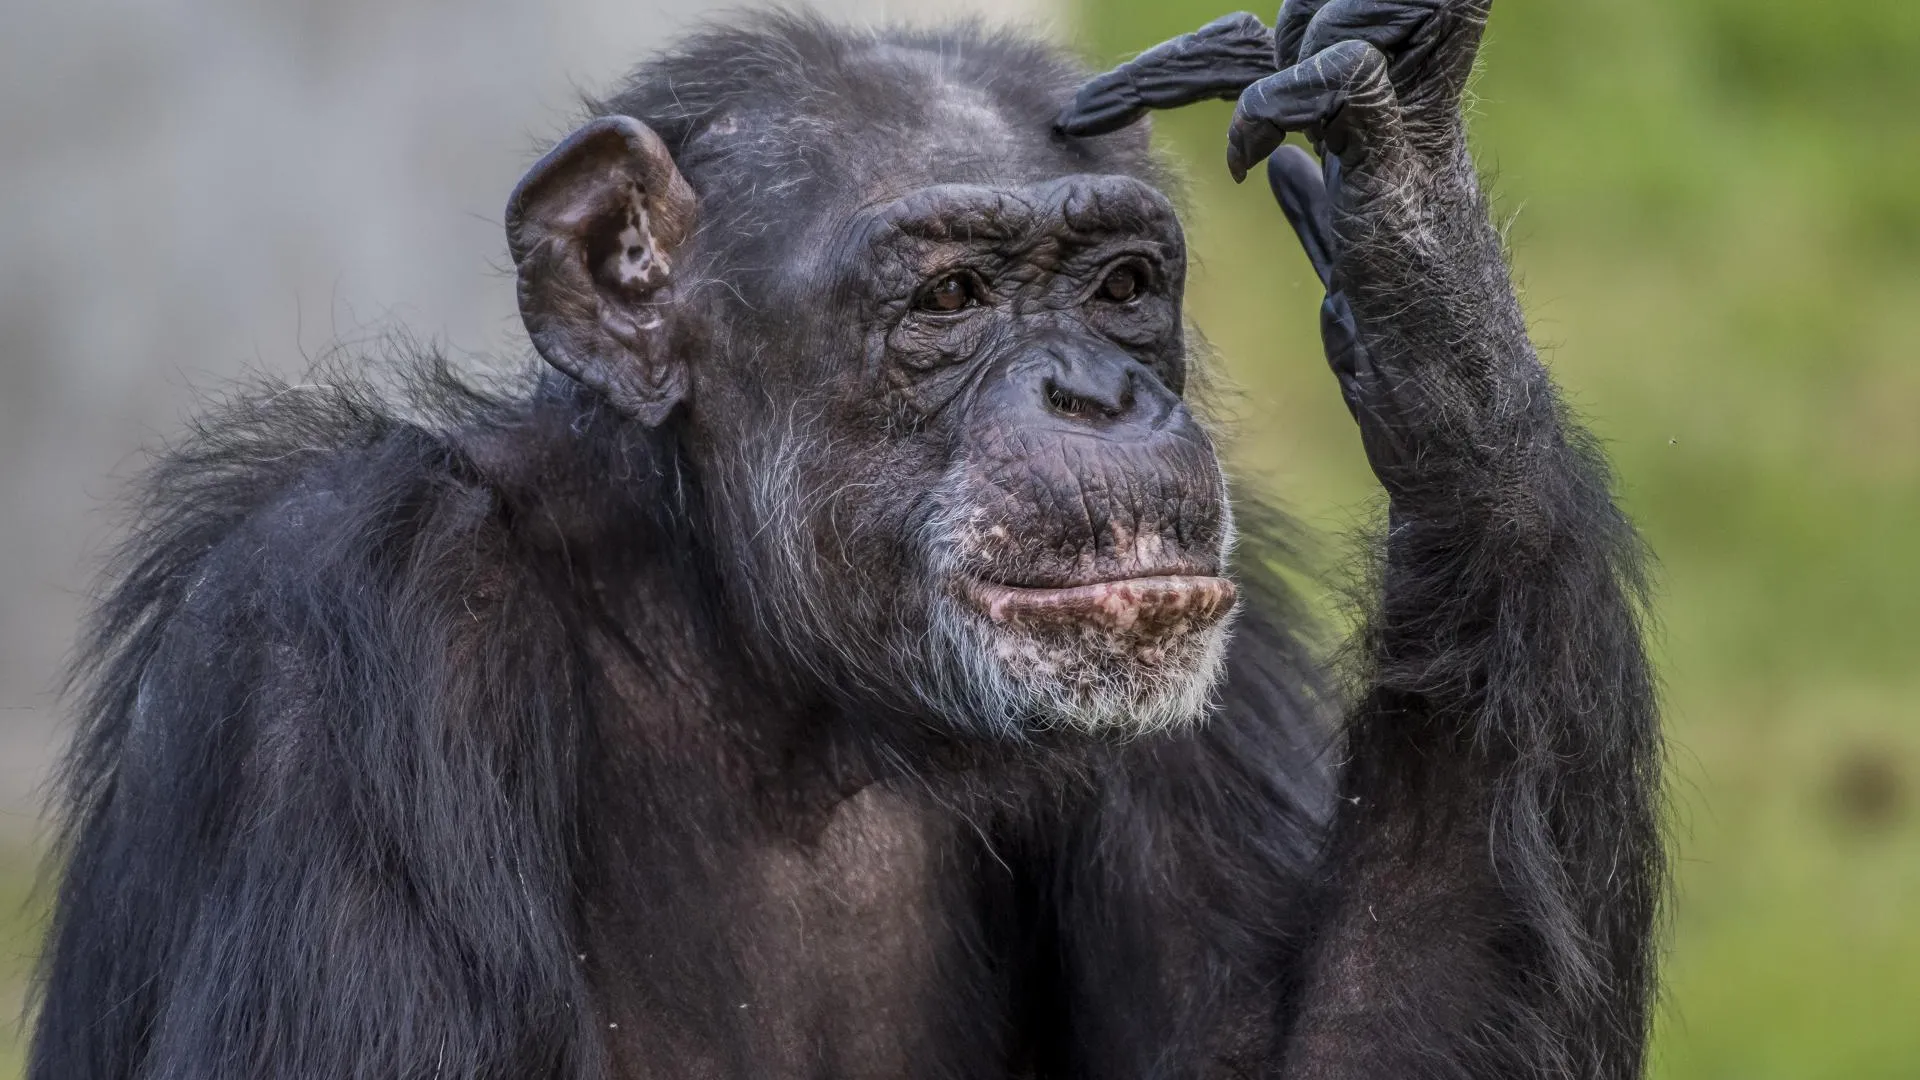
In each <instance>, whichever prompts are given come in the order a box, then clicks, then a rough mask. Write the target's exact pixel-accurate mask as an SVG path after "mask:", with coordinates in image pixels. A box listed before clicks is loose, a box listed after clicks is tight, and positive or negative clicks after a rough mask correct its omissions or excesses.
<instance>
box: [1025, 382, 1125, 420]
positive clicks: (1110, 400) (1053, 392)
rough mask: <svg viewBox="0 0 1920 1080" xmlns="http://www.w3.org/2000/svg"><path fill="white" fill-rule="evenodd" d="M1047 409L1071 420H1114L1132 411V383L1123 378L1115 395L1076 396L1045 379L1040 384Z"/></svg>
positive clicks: (1056, 383) (1070, 390)
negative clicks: (1044, 395) (1042, 383)
mask: <svg viewBox="0 0 1920 1080" xmlns="http://www.w3.org/2000/svg"><path fill="white" fill-rule="evenodd" d="M1044 390H1045V392H1046V398H1047V408H1049V409H1052V410H1053V411H1054V412H1055V413H1057V414H1059V415H1061V416H1064V417H1067V418H1069V419H1073V420H1118V419H1120V418H1121V417H1123V416H1126V415H1128V414H1129V413H1131V412H1133V404H1134V402H1133V380H1132V379H1131V378H1128V379H1126V380H1125V381H1124V382H1123V383H1122V385H1121V386H1120V388H1119V392H1118V393H1117V394H1101V395H1097V396H1096V395H1089V394H1086V393H1076V392H1075V391H1074V390H1072V389H1070V388H1068V387H1066V386H1063V385H1062V384H1061V383H1060V381H1059V380H1057V379H1053V378H1048V379H1047V380H1046V382H1045V384H1044Z"/></svg>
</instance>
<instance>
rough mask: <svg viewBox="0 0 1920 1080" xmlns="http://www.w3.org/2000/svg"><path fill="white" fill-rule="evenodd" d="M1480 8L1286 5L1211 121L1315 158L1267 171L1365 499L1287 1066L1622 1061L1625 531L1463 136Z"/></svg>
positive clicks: (1643, 670)
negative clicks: (1379, 547) (1317, 321)
mask: <svg viewBox="0 0 1920 1080" xmlns="http://www.w3.org/2000/svg"><path fill="white" fill-rule="evenodd" d="M1489 7H1490V0H1419V2H1415V0H1290V2H1289V3H1288V5H1287V7H1286V9H1285V10H1284V11H1283V12H1282V15H1281V19H1280V23H1279V26H1278V28H1277V33H1276V38H1277V41H1278V45H1277V48H1278V50H1279V52H1280V54H1281V55H1280V56H1279V57H1278V60H1279V61H1280V66H1281V68H1282V70H1280V71H1278V72H1277V73H1276V74H1274V75H1271V76H1267V77H1265V78H1263V79H1261V80H1260V81H1258V82H1255V83H1253V84H1252V85H1251V86H1250V87H1249V88H1248V89H1247V91H1246V92H1245V94H1244V95H1243V96H1242V97H1241V99H1240V104H1239V107H1238V109H1237V110H1236V113H1235V117H1234V121H1233V125H1232V130H1231V132H1230V135H1229V151H1228V160H1229V165H1230V167H1231V169H1232V170H1233V171H1234V173H1235V174H1236V176H1239V175H1244V173H1245V172H1246V170H1248V169H1249V168H1250V167H1251V166H1253V165H1255V164H1257V163H1258V162H1259V161H1260V160H1261V159H1263V158H1268V157H1269V156H1270V155H1274V151H1275V150H1276V149H1277V148H1278V147H1279V145H1280V142H1281V140H1282V139H1284V138H1285V137H1286V135H1287V134H1288V133H1291V132H1299V133H1302V134H1304V135H1306V137H1307V138H1308V139H1309V140H1311V141H1312V142H1313V143H1314V144H1315V146H1316V148H1318V149H1319V150H1321V151H1322V157H1323V164H1322V165H1316V164H1315V163H1313V161H1312V160H1311V159H1310V158H1308V157H1307V156H1306V155H1305V154H1304V153H1301V152H1299V151H1296V150H1292V149H1289V150H1287V151H1284V152H1282V153H1281V154H1279V155H1275V156H1273V157H1272V160H1271V162H1270V164H1269V179H1270V181H1271V182H1272V184H1273V187H1274V190H1275V193H1276V195H1277V196H1278V198H1279V199H1280V202H1281V205H1282V207H1283V208H1284V209H1285V210H1286V212H1287V216H1288V218H1289V219H1290V220H1291V221H1292V222H1293V223H1294V225H1295V227H1296V229H1297V230H1298V231H1299V233H1300V236H1301V240H1302V242H1303V243H1304V244H1305V246H1306V248H1307V251H1308V253H1309V256H1310V257H1311V258H1312V260H1313V262H1314V263H1315V267H1316V269H1317V271H1318V272H1319V273H1320V274H1321V276H1322V279H1323V281H1324V282H1325V283H1326V285H1327V289H1328V298H1327V301H1326V303H1325V306H1324V307H1323V319H1322V325H1323V330H1324V333H1325V338H1326V345H1327V349H1328V353H1329V358H1330V360H1331V361H1332V364H1333V367H1334V370H1335V373H1336V375H1337V376H1338V377H1339V378H1340V381H1341V386H1342V391H1343V394H1344V395H1345V397H1346V400H1347V402H1348V405H1349V406H1350V407H1351V408H1352V410H1353V412H1354V415H1355V417H1356V419H1357V420H1358V421H1359V424H1360V428H1361V435H1362V439H1363V442H1364V443H1365V446H1366V450H1367V453H1368V457H1369V460H1370V462H1371V464H1372V465H1373V468H1374V470H1375V472H1376V473H1377V474H1378V476H1379V478H1380V480H1381V482H1382V483H1383V485H1384V486H1385V487H1386V490H1387V492H1388V494H1389V496H1390V512H1389V521H1390V528H1389V534H1388V536H1387V538H1386V542H1385V566H1384V571H1383V574H1382V581H1383V589H1382V594H1381V596H1380V598H1379V601H1378V607H1377V609H1376V610H1375V611H1374V612H1373V613H1372V616H1371V618H1370V619H1369V621H1368V622H1367V624H1366V625H1365V627H1364V629H1363V630H1362V632H1361V633H1362V637H1361V646H1362V647H1361V648H1360V649H1358V650H1356V653H1357V654H1358V655H1360V656H1361V657H1363V661H1364V670H1363V671H1362V672H1361V675H1362V683H1361V686H1360V688H1359V695H1358V698H1357V700H1356V702H1355V704H1354V706H1353V710H1352V714H1351V718H1350V724H1349V728H1348V733H1347V741H1348V746H1347V762H1348V764H1347V766H1346V770H1345V773H1344V775H1343V777H1342V781H1341V783H1342V795H1343V800H1342V803H1341V808H1340V811H1339V813H1338V815H1337V817H1336V820H1335V822H1334V824H1333V829H1332V834H1331V836H1330V838H1329V841H1328V847H1327V850H1326V854H1325V857H1324V861H1323V863H1322V867H1321V873H1320V876H1319V882H1318V885H1317V900H1316V901H1315V903H1316V905H1317V906H1316V915H1315V919H1316V923H1317V926H1318V929H1317V931H1316V932H1315V933H1314V935H1313V942H1314V944H1313V946H1312V952H1311V954H1310V957H1309V961H1308V963H1309V970H1308V972H1307V974H1306V977H1305V981H1304V984H1303V992H1302V993H1301V995H1300V997H1299V1002H1300V1004H1299V1007H1298V1010H1297V1011H1296V1012H1294V1013H1293V1014H1292V1016H1291V1017H1290V1019H1289V1021H1288V1023H1289V1025H1290V1027H1289V1036H1288V1048H1287V1051H1286V1069H1285V1073H1284V1075H1286V1076H1290V1077H1299V1078H1309V1077H1310V1078H1314V1080H1325V1078H1333V1077H1355V1078H1358V1077H1415V1076H1418V1077H1427V1076H1435V1077H1439V1076H1445V1077H1474V1078H1478V1080H1484V1078H1489V1077H1520V1076H1527V1077H1536V1076H1566V1077H1582V1078H1588V1077H1594V1078H1598V1077H1615V1078H1625V1077H1632V1076H1637V1075H1639V1072H1640V1068H1641V1061H1642V1056H1643V1047H1644V1043H1645V1030H1646V1023H1647V1009H1648V1004H1649V999H1650V993H1651V984H1652V968H1651V929H1652V925H1653V917H1654V912H1655V907H1656V904H1657V899H1658V894H1659V891H1660V886H1661V871H1662V863H1661V854H1660V844H1659V836H1658V826H1657V821H1656V810H1655V802H1656V789H1657V782H1658V775H1657V770H1658V733H1657V717H1656V710H1655V702H1654V694H1653V690H1652V680H1651V677H1650V675H1649V670H1648V664H1647V659H1646V656H1645V654H1644V652H1643V648H1642V641H1641V631H1640V620H1639V612H1638V595H1637V594H1638V590H1639V588H1640V577H1639V568H1638V564H1639V557H1640V549H1639V545H1638V542H1637V540H1636V538H1635V536H1634V533H1633V531H1632V529H1631V527H1630V526H1629V524H1628V523H1627V521H1626V520H1625V518H1624V517H1623V516H1622V515H1621V513H1620V512H1619V511H1618V510H1617V509H1616V508H1615V506H1614V505H1613V502H1612V501H1611V499H1610V497H1609V494H1608V478H1607V474H1606V469H1605V465H1604V462H1603V461H1602V459H1601V457H1600V455H1599V454H1598V452H1597V451H1596V450H1595V448H1594V446H1593V444H1592V442H1591V440H1590V439H1589V438H1588V437H1587V436H1586V435H1585V434H1584V433H1583V432H1582V431H1580V430H1579V429H1578V428H1577V427H1576V426H1574V425H1573V424H1572V422H1571V421H1570V420H1569V418H1568V417H1567V415H1566V413H1565V411H1564V410H1563V409H1562V407H1561V405H1560V404H1559V402H1558V399H1557V396H1556V394H1555V391H1554V386H1553V383H1552V380H1551V379H1550V377H1549V376H1548V373H1547V371H1546V369H1545V368H1544V367H1543V366H1542V365H1541V363H1540V361H1539V359H1538V357H1537V356H1536V354H1535V352H1534V349H1533V347H1532V345H1531V344H1530V342H1529V340H1528V337H1527V331H1526V324H1525V319H1524V317H1523V315H1522V312H1521V310H1520V306H1519V304H1518V302H1517V300H1516V298H1515V295H1514V291H1513V288H1512V285H1511V282H1510V279H1509V276H1508V273H1507V268H1506V264H1505V261H1504V258H1503V252H1502V248H1501V244H1500V237H1499V234H1498V232H1497V230H1496V229H1495V227H1494V226H1493V224H1492V222H1491V220H1490V218H1489V214H1488V211H1487V206H1486V203H1485V200H1484V199H1483V197H1482V195H1481V192H1480V188H1479V184H1478V180H1477V177H1476V174H1475V170H1474V167H1473V163H1472V161H1471V159H1470V157H1469V156H1468V153H1467V143H1466V136H1465V130H1464V125H1463V122H1462V119H1461V114H1460V94H1461V90H1462V88H1463V86H1464V84H1465V82H1466V80H1467V77H1468V75H1469V73H1470V71H1471V68H1472V64H1473V59H1474V55H1475V52H1476V51H1477V48H1478V44H1479V40H1480V36H1481V31H1482V29H1483V28H1484V26H1485V22H1486V18H1487V14H1488V10H1489ZM1155 55H1156V54H1155V53H1153V52H1150V53H1148V54H1145V56H1143V57H1142V60H1141V61H1138V62H1136V63H1141V62H1145V61H1147V60H1148V59H1149V58H1151V57H1153V56H1155ZM1232 73H1233V74H1237V70H1236V71H1234V72H1232ZM1135 77H1136V78H1138V75H1137V74H1136V76H1135ZM1224 77H1225V76H1224V75H1223V78H1224ZM1068 120H1069V121H1071V120H1072V118H1071V117H1069V118H1068ZM1067 126H1068V127H1071V123H1069V124H1068V125H1067Z"/></svg>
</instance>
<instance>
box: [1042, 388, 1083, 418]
mask: <svg viewBox="0 0 1920 1080" xmlns="http://www.w3.org/2000/svg"><path fill="white" fill-rule="evenodd" d="M1046 390H1047V407H1048V408H1049V409H1052V410H1053V411H1054V412H1057V413H1059V414H1060V415H1061V416H1066V417H1072V418H1074V419H1080V418H1083V417H1086V416H1088V415H1090V414H1091V413H1092V412H1093V411H1094V410H1093V406H1092V404H1091V403H1090V402H1088V401H1087V399H1086V398H1083V397H1081V396H1079V395H1078V394H1075V393H1074V392H1073V391H1071V390H1068V389H1066V388H1065V387H1063V386H1061V385H1060V384H1059V383H1057V382H1055V381H1053V380H1052V379H1048V380H1047V384H1046Z"/></svg>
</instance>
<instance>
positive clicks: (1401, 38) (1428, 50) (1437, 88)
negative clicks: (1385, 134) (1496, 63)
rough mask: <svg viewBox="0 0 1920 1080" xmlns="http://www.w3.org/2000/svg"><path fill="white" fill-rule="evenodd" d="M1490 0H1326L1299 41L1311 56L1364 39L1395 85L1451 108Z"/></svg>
mask: <svg viewBox="0 0 1920 1080" xmlns="http://www.w3.org/2000/svg"><path fill="white" fill-rule="evenodd" d="M1492 6H1493V4H1492V0H1329V2H1328V3H1326V4H1325V5H1324V6H1323V7H1321V8H1320V10H1319V11H1318V12H1316V13H1315V14H1314V16H1313V19H1312V21H1311V22H1310V23H1309V24H1308V25H1307V28H1306V33H1305V35H1304V37H1303V38H1302V39H1301V42H1300V53H1301V55H1302V56H1303V57H1304V56H1312V55H1313V54H1315V53H1317V52H1319V51H1321V50H1322V49H1326V48H1329V47H1331V46H1333V45H1334V44H1336V43H1338V42H1342V41H1350V40H1359V41H1365V42H1367V43H1368V44H1370V45H1372V46H1373V47H1374V48H1376V49H1379V50H1380V51H1381V53H1383V54H1385V56H1386V57H1387V63H1388V69H1389V72H1390V73H1391V75H1392V78H1393V82H1394V86H1395V87H1396V88H1398V89H1399V90H1400V91H1402V95H1403V97H1402V100H1407V98H1406V97H1405V95H1406V94H1409V93H1413V92H1416V91H1417V92H1418V93H1419V94H1420V96H1421V99H1422V100H1423V101H1435V102H1438V103H1440V105H1441V107H1442V108H1444V109H1447V110H1449V111H1451V110H1452V109H1454V108H1456V107H1457V98H1458V96H1459V93H1460V91H1461V89H1462V88H1464V87H1465V86H1466V83H1467V78H1468V77H1469V76H1470V75H1471V74H1472V73H1473V58H1474V56H1475V54H1476V53H1477V52H1478V51H1479V47H1480V37H1481V34H1482V33H1483V31H1484V30H1485V28H1486V23H1487V14H1488V12H1489V10H1490V9H1491V8H1492Z"/></svg>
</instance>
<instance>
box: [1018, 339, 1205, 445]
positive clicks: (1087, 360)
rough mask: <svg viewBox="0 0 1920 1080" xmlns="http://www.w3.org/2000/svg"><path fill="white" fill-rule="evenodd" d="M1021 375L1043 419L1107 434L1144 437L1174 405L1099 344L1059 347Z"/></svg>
mask: <svg viewBox="0 0 1920 1080" xmlns="http://www.w3.org/2000/svg"><path fill="white" fill-rule="evenodd" d="M1045 353H1046V356H1045V358H1044V359H1042V360H1041V361H1040V362H1039V363H1036V364H1034V365H1032V367H1030V368H1029V369H1028V370H1027V372H1026V373H1025V376H1026V381H1027V382H1028V385H1029V386H1030V387H1031V388H1032V393H1033V395H1034V397H1035V398H1037V399H1038V401H1037V404H1038V405H1039V407H1040V408H1041V409H1043V410H1044V411H1045V412H1046V413H1047V414H1048V415H1050V416H1053V417H1056V418H1059V419H1062V420H1066V421H1069V422H1071V423H1075V424H1086V425H1088V426H1091V427H1095V428H1099V429H1102V430H1104V431H1109V432H1111V433H1112V434H1116V435H1118V434H1125V433H1131V431H1132V430H1134V429H1137V431H1138V432H1139V433H1140V434H1145V433H1147V432H1149V431H1153V430H1155V429H1156V428H1158V427H1159V426H1160V425H1161V423H1162V422H1163V421H1165V420H1166V418H1167V415H1168V414H1169V413H1171V412H1172V411H1173V410H1174V409H1175V408H1177V407H1178V406H1179V404H1180V400H1179V399H1178V398H1176V397H1174V395H1173V392H1172V391H1170V390H1168V389H1167V388H1166V387H1165V386H1164V385H1162V384H1161V382H1160V380H1159V379H1157V378H1155V377H1154V375H1153V373H1152V372H1150V371H1148V370H1147V369H1146V368H1145V367H1144V366H1142V365H1141V363H1140V362H1139V361H1138V360H1135V359H1134V358H1133V357H1131V356H1129V355H1127V354H1126V353H1124V352H1122V351H1120V350H1119V349H1116V348H1114V347H1112V346H1111V345H1106V344H1105V343H1100V344H1097V345H1096V344H1094V343H1079V342H1074V343H1071V344H1069V343H1059V344H1053V345H1050V346H1049V347H1047V348H1046V349H1045Z"/></svg>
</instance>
